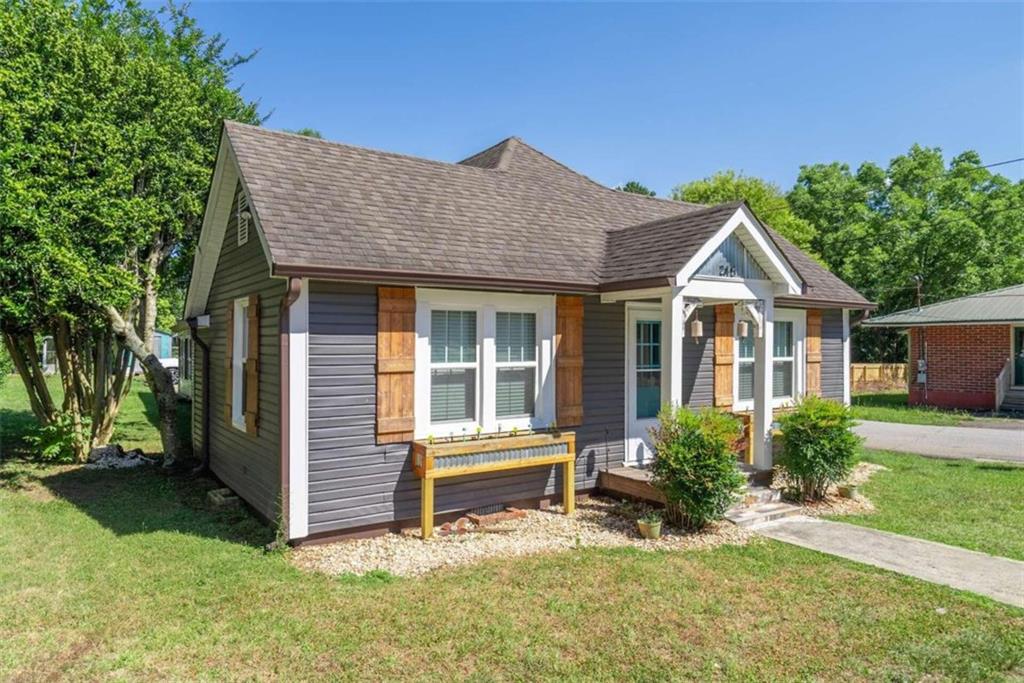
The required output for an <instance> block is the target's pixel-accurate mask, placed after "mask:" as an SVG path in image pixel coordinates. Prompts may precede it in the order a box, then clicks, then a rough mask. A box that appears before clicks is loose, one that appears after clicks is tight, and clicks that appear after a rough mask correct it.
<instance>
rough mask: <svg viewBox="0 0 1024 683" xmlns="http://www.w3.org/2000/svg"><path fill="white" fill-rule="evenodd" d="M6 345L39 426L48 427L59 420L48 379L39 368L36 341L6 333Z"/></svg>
mask: <svg viewBox="0 0 1024 683" xmlns="http://www.w3.org/2000/svg"><path fill="white" fill-rule="evenodd" d="M3 337H4V344H5V345H6V346H7V352H8V353H9V354H10V356H11V360H12V361H14V368H15V370H17V371H18V376H19V377H21V381H22V384H24V385H25V392H26V393H27V394H28V400H29V405H30V406H31V407H32V413H33V414H34V415H35V416H36V419H37V420H38V421H39V424H40V425H42V426H44V427H45V426H47V425H50V424H53V422H54V420H56V419H57V408H56V406H54V405H53V397H52V396H50V389H49V388H48V387H47V386H46V377H45V376H44V375H43V371H42V368H40V367H39V354H37V353H36V350H35V349H36V341H35V338H34V337H33V336H32V335H31V334H25V335H17V336H16V335H14V334H13V333H10V332H4V333H3Z"/></svg>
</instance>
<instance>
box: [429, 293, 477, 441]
mask: <svg viewBox="0 0 1024 683" xmlns="http://www.w3.org/2000/svg"><path fill="white" fill-rule="evenodd" d="M476 377H477V349H476V311H445V310H440V311H432V312H431V314H430V421H431V422H434V423H441V422H465V421H468V420H475V419H476Z"/></svg>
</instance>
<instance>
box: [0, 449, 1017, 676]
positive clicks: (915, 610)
mask: <svg viewBox="0 0 1024 683" xmlns="http://www.w3.org/2000/svg"><path fill="white" fill-rule="evenodd" d="M212 485H213V484H212V482H205V481H196V480H189V479H184V478H177V477H169V476H167V475H164V474H161V473H159V472H157V471H154V470H144V471H139V470H134V471H90V470H84V469H81V468H76V467H68V466H47V467H37V466H32V465H26V464H24V463H17V462H14V463H7V464H5V465H0V516H2V518H3V519H4V523H3V524H2V525H0V557H3V558H5V559H4V562H3V563H0V679H5V680H9V679H11V678H18V677H19V676H21V677H27V678H72V679H79V678H100V677H116V678H146V679H152V678H174V679H181V678H186V679H188V678H245V679H253V678H256V679H263V678H295V679H305V678H314V677H316V678H321V677H323V678H335V679H349V680H380V679H437V678H445V679H453V678H456V679H467V678H468V679H472V680H495V679H520V680H521V679H531V680H533V679H551V678H565V679H576V680H584V679H585V680H621V679H633V680H664V679H679V678H689V679H706V678H716V679H725V680H751V679H754V680H765V679H776V680H777V679H822V678H838V677H842V678H844V679H873V680H878V679H893V680H908V679H913V680H919V679H922V678H928V679H929V680H942V679H947V680H958V681H961V680H992V679H999V678H1001V677H1012V676H1014V675H1019V674H1020V672H1021V671H1022V670H1024V610H1017V609H1013V608H1010V607H1006V606H1002V605H999V604H997V603H994V602H992V601H989V600H987V599H985V598H981V597H976V596H972V595H969V594H966V593H961V592H957V591H953V590H951V589H947V588H944V587H941V586H934V585H931V584H926V583H923V582H920V581H916V580H913V579H909V578H906V577H902V576H898V575H895V574H890V573H886V572H882V571H879V570H875V569H871V568H868V567H865V566H861V565H856V564H853V563H850V562H846V561H844V560H839V559H835V558H831V557H827V556H824V555H820V554H817V553H813V552H810V551H806V550H802V549H799V548H795V547H790V546H785V545H782V544H778V543H774V542H770V541H755V542H753V543H752V544H750V545H749V546H746V547H727V548H719V549H717V550H713V551H703V552H700V551H697V552H688V553H648V552H643V551H636V550H597V549H582V550H578V551H572V552H566V553H560V554H552V555H542V556H535V557H530V558H524V559H516V560H499V559H495V560H492V561H488V562H485V563H482V564H480V565H476V566H474V567H468V568H462V569H458V570H450V571H442V572H439V573H435V574H432V575H430V576H428V577H426V578H422V579H397V578H393V577H391V576H389V575H387V574H383V573H377V574H375V575H372V576H369V577H364V578H357V577H351V576H349V577H342V578H331V577H327V576H323V575H314V574H305V573H302V572H300V571H298V570H297V569H295V568H293V567H292V566H291V565H290V563H289V562H288V558H287V555H286V554H285V553H282V552H278V553H271V554H266V553H264V552H263V551H262V550H261V548H260V546H261V545H262V544H263V543H265V542H267V541H269V540H271V533H270V532H269V531H268V530H267V529H266V528H264V527H262V526H260V525H259V524H257V523H255V522H254V521H253V520H252V519H251V518H249V517H248V516H247V515H246V514H245V513H244V512H242V511H240V510H234V511H230V510H228V511H224V510H221V511H217V512H212V511H210V510H208V509H207V508H206V507H205V506H204V504H203V495H204V491H205V489H206V488H207V487H209V486H212ZM940 607H941V608H944V609H945V610H946V611H945V613H939V612H937V611H936V610H937V608H940Z"/></svg>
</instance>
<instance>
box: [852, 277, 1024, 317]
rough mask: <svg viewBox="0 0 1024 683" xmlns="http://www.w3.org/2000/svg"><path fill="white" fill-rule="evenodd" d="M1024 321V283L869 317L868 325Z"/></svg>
mask: <svg viewBox="0 0 1024 683" xmlns="http://www.w3.org/2000/svg"><path fill="white" fill-rule="evenodd" d="M1012 322H1024V284H1020V285H1014V286H1012V287H1006V288H1004V289H995V290H992V291H991V292H982V293H981V294H972V295H970V296H965V297H961V298H959V299H950V300H949V301H942V302H939V303H936V304H928V305H927V306H922V307H921V308H910V309H907V310H905V311H898V312H896V313H889V314H888V315H882V316H879V317H877V318H869V319H867V320H865V321H864V322H863V323H862V324H863V325H864V326H865V327H918V326H921V325H956V324H970V323H976V324H984V323H1012Z"/></svg>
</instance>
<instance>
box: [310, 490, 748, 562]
mask: <svg viewBox="0 0 1024 683" xmlns="http://www.w3.org/2000/svg"><path fill="white" fill-rule="evenodd" d="M643 511H644V509H643V508H642V507H640V506H636V505H631V504H628V503H620V502H617V501H612V500H608V499H604V498H596V497H591V498H589V499H587V500H581V501H579V502H578V503H577V505H576V514H574V515H573V516H572V517H567V516H565V515H563V514H561V508H560V507H558V506H553V507H551V508H550V509H549V510H545V511H541V510H528V511H527V514H526V517H524V518H522V519H513V520H508V521H505V522H500V523H498V524H494V525H491V526H486V527H483V528H482V529H474V530H472V531H470V532H469V533H466V534H462V535H453V536H435V537H434V538H431V539H430V540H428V541H426V542H424V541H423V540H422V539H421V538H420V533H419V530H416V531H413V532H408V533H403V534H385V535H383V536H378V537H375V538H368V539H360V540H354V541H339V542H337V543H331V544H326V545H318V546H307V547H304V548H298V549H296V550H295V551H293V552H292V560H293V561H294V562H295V564H296V565H297V566H299V567H300V568H302V569H306V570H310V571H320V572H325V573H328V574H365V573H366V572H370V571H375V570H383V571H387V572H389V573H391V574H394V575H397V576H420V575H423V574H426V573H428V572H431V571H434V570H437V569H443V568H447V567H457V566H460V565H466V564H471V563H474V562H478V561H480V560H483V559H487V558H492V557H520V556H523V555H533V554H537V553H545V552H557V551H565V550H571V549H574V548H581V547H609V548H610V547H626V546H629V547H634V548H640V549H643V550H689V549H698V548H700V549H704V548H714V547H717V546H720V545H725V544H732V545H742V544H744V543H746V542H747V540H748V539H749V538H751V536H752V534H751V533H750V532H748V531H746V530H745V529H741V528H739V527H736V526H734V525H732V524H731V523H729V522H724V521H723V522H718V523H717V524H714V525H713V526H711V527H709V528H708V529H706V530H705V531H703V532H700V533H696V534H689V533H684V532H682V531H679V530H677V529H673V528H672V527H669V526H667V525H664V524H663V525H662V537H661V538H660V539H658V540H657V541H648V540H645V539H643V538H641V537H640V535H639V533H638V532H637V529H636V518H637V516H639V515H640V514H642V512H643Z"/></svg>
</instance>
